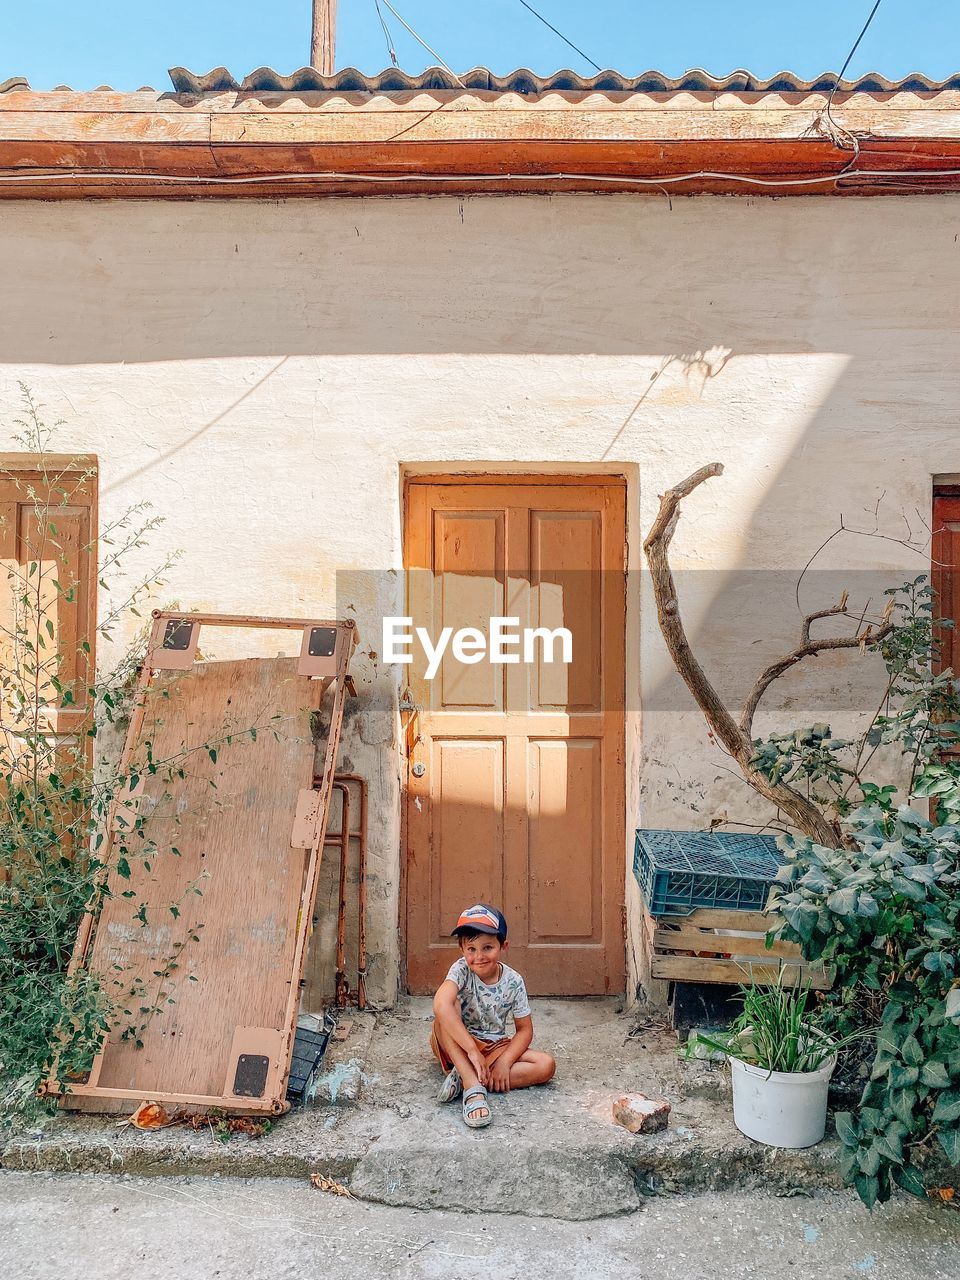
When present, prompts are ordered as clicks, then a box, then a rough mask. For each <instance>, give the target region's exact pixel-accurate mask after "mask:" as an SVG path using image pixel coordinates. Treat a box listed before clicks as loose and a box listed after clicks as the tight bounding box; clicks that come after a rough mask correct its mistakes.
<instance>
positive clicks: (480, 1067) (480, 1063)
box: [467, 1049, 490, 1087]
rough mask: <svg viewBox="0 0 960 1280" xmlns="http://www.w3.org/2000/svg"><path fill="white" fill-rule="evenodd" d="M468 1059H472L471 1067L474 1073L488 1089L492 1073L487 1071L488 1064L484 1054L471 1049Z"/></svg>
mask: <svg viewBox="0 0 960 1280" xmlns="http://www.w3.org/2000/svg"><path fill="white" fill-rule="evenodd" d="M467 1057H468V1058H469V1059H470V1065H471V1067H473V1069H474V1071H475V1072H476V1073H477V1079H478V1080H479V1081H480V1083H481V1084H482V1085H483V1086H484V1087H486V1085H487V1083H488V1079H489V1074H490V1073H489V1071H488V1070H487V1064H486V1062H485V1060H484V1057H483V1054H482V1053H481V1052H480V1050H479V1049H471V1050H469V1051H468V1052H467Z"/></svg>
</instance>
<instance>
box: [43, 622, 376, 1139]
mask: <svg viewBox="0 0 960 1280" xmlns="http://www.w3.org/2000/svg"><path fill="white" fill-rule="evenodd" d="M203 625H208V626H210V625H214V626H247V627H251V628H260V627H271V628H280V627H283V628H288V629H301V628H302V629H303V632H304V636H303V644H302V651H301V656H300V658H299V659H297V658H283V657H278V658H267V659H259V658H253V659H242V660H236V661H226V662H197V661H196V652H197V640H198V636H199V633H200V630H201V627H202V626H203ZM355 643H356V632H355V629H354V624H353V623H352V622H310V621H304V620H298V619H267V618H240V617H233V616H225V615H187V614H170V613H158V614H155V615H154V626H153V632H152V636H151V640H150V645H149V650H148V655H147V659H146V661H145V663H144V666H143V668H142V670H141V674H140V680H139V685H138V690H137V701H136V704H135V711H134V715H133V717H132V720H131V724H130V727H129V730H128V733H127V739H126V744H125V748H124V764H123V770H122V771H123V772H124V773H130V774H132V775H134V776H135V777H136V778H137V782H136V785H134V786H133V787H131V788H128V790H127V792H126V793H125V794H124V795H123V796H122V797H119V798H118V800H117V801H116V802H115V804H114V809H113V812H112V814H111V818H110V822H109V831H108V832H107V833H106V841H105V848H106V853H103V852H102V851H101V857H102V858H103V861H104V863H105V868H106V869H105V877H106V886H107V893H106V894H105V896H104V897H103V899H102V902H101V904H100V907H99V910H98V911H97V912H96V914H94V913H93V912H88V914H87V915H86V916H85V917H84V920H83V922H82V923H81V926H80V930H79V933H78V937H77V942H76V947H75V950H74V954H73V958H72V961H71V971H72V972H74V973H77V972H80V971H82V970H86V971H88V972H90V973H92V974H95V975H97V977H98V978H99V980H100V983H101V985H102V986H103V988H104V990H105V991H106V992H107V994H108V996H110V997H111V998H112V999H113V1000H115V1001H116V1002H117V1003H116V1011H115V1013H114V1015H113V1017H112V1026H111V1030H110V1033H109V1034H108V1036H107V1037H106V1039H105V1041H104V1043H103V1046H102V1048H101V1050H100V1052H99V1054H98V1056H97V1057H96V1059H95V1060H94V1062H93V1065H92V1068H91V1070H90V1072H89V1075H88V1076H87V1077H86V1078H83V1079H77V1080H61V1079H58V1078H57V1068H56V1057H55V1047H54V1062H53V1067H52V1069H51V1075H50V1078H49V1080H48V1081H47V1084H46V1091H47V1092H49V1093H53V1094H60V1095H62V1105H63V1106H65V1107H68V1108H71V1109H77V1110H84V1111H101V1112H102V1111H121V1110H132V1109H133V1107H134V1106H135V1105H136V1104H137V1103H139V1102H141V1101H143V1100H146V1099H149V1100H151V1101H156V1102H161V1103H164V1104H166V1105H172V1106H175V1107H184V1108H187V1109H192V1110H204V1109H208V1108H219V1109H222V1110H224V1111H230V1112H246V1113H260V1114H263V1113H266V1114H279V1113H280V1112H282V1111H284V1110H285V1109H286V1106H287V1104H286V1102H285V1091H286V1081H287V1075H288V1072H289V1065H290V1056H291V1053H292V1049H293V1038H294V1035H295V1031H296V1021H297V1014H298V1011H299V1003H300V984H301V978H302V974H303V967H304V960H305V958H306V947H307V940H308V937H309V933H310V928H311V922H312V916H313V903H314V898H315V894H316V888H317V880H318V874H319V867H320V858H321V856H322V851H323V843H324V838H325V835H326V828H327V820H328V816H329V809H330V795H331V789H332V785H333V778H334V766H335V762H336V755H337V749H338V745H339V739H340V729H341V724H342V719H343V706H344V699H345V695H346V693H347V691H348V689H349V690H350V691H351V692H352V691H353V686H352V682H351V680H350V676H349V661H350V656H351V653H352V650H353V648H354V645H355ZM165 646H166V647H165ZM325 694H329V698H328V702H330V703H331V705H330V706H329V731H328V732H327V734H326V740H325V742H324V743H322V744H321V754H322V768H321V767H317V769H316V774H317V782H316V784H314V766H315V757H316V753H317V744H316V743H315V741H314V723H313V717H314V714H315V713H316V712H317V711H319V710H320V707H321V703H322V702H323V700H324V695H325ZM324 713H325V715H326V713H327V706H326V704H324ZM251 729H254V730H255V732H254V733H251V732H250V730H251ZM147 744H149V748H148V745H147ZM184 752H186V755H184ZM148 759H152V760H153V762H154V764H155V765H159V767H158V768H157V772H156V773H152V772H151V771H150V767H149V765H148V763H147V762H148ZM171 761H172V762H173V764H172V765H171V764H170V763H164V764H160V763H159V762H171ZM179 761H182V766H179V765H178V763H177V762H179ZM179 767H182V768H183V772H184V777H183V778H181V777H180V776H179ZM138 821H139V827H138ZM148 844H149V846H150V847H148ZM138 849H139V850H140V851H141V852H140V855H139V856H138ZM121 872H122V873H121ZM171 963H172V964H173V965H174V966H175V967H173V968H170V965H171Z"/></svg>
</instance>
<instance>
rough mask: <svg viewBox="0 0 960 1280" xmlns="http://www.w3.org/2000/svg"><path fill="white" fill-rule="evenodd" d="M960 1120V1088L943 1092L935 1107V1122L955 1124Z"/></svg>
mask: <svg viewBox="0 0 960 1280" xmlns="http://www.w3.org/2000/svg"><path fill="white" fill-rule="evenodd" d="M957 1120H960V1089H951V1090H949V1091H948V1092H946V1093H941V1094H940V1095H939V1097H938V1098H937V1105H936V1106H935V1107H934V1108H933V1121H934V1124H954V1123H955V1122H956V1121H957Z"/></svg>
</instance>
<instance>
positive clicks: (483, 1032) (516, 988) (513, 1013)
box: [447, 956, 530, 1042]
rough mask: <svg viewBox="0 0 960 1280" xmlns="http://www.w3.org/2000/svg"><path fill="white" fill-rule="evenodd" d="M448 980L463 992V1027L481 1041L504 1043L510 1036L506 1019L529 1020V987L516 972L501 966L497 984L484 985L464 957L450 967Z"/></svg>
mask: <svg viewBox="0 0 960 1280" xmlns="http://www.w3.org/2000/svg"><path fill="white" fill-rule="evenodd" d="M447 981H448V982H454V983H456V986H457V990H458V991H459V992H460V1016H461V1018H462V1019H463V1025H464V1026H465V1027H466V1029H467V1030H468V1031H469V1032H470V1034H471V1035H472V1036H475V1037H476V1038H477V1039H478V1040H488V1041H491V1042H492V1041H495V1040H502V1039H504V1037H505V1036H506V1035H507V1034H508V1033H507V1020H508V1019H509V1018H511V1017H513V1018H529V1016H530V1002H529V1000H528V999H527V988H526V986H525V984H524V981H523V979H522V978H521V977H520V975H519V973H517V971H516V969H511V968H510V966H509V965H505V964H501V966H500V977H499V979H498V980H497V981H496V982H492V983H489V984H488V983H486V982H481V981H480V979H479V978H478V977H477V975H476V974H475V973H474V972H473V970H472V969H471V968H470V967H469V965H468V964H467V962H466V960H464V958H463V956H461V957H460V959H459V960H456V961H455V962H454V963H453V964H452V965H451V966H450V972H449V973H448V974H447Z"/></svg>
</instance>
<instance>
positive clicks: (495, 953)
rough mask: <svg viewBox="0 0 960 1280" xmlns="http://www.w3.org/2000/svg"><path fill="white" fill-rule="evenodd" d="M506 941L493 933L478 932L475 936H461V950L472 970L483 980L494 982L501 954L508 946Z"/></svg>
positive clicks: (468, 966)
mask: <svg viewBox="0 0 960 1280" xmlns="http://www.w3.org/2000/svg"><path fill="white" fill-rule="evenodd" d="M506 945H507V944H506V943H505V942H501V941H500V939H499V938H497V937H495V936H494V935H493V934H491V933H478V934H477V936H476V937H475V938H461V939H460V950H461V952H462V953H463V958H464V960H466V962H467V968H468V969H470V970H472V971H473V972H474V973H475V974H476V975H477V977H478V978H479V979H480V981H481V982H492V981H493V980H494V979H495V978H496V976H497V970H498V968H499V966H500V955H501V953H502V952H503V950H504V948H505V947H506Z"/></svg>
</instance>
